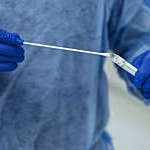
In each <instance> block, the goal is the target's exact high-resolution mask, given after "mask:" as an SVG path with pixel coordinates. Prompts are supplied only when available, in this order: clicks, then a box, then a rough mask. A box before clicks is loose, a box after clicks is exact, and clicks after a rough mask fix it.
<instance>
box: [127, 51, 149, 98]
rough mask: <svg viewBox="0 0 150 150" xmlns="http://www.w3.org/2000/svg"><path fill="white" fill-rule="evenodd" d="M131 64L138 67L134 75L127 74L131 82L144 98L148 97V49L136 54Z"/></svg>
mask: <svg viewBox="0 0 150 150" xmlns="http://www.w3.org/2000/svg"><path fill="white" fill-rule="evenodd" d="M131 64H132V65H133V66H135V67H136V68H137V69H138V71H137V72H136V74H135V76H134V77H133V76H132V75H129V74H128V76H129V78H130V80H131V82H132V83H133V84H134V85H135V86H136V87H137V88H138V89H139V90H140V91H141V92H142V95H143V96H144V98H146V99H150V51H147V52H145V53H143V54H141V55H139V56H137V57H136V58H135V59H134V60H133V62H132V63H131Z"/></svg>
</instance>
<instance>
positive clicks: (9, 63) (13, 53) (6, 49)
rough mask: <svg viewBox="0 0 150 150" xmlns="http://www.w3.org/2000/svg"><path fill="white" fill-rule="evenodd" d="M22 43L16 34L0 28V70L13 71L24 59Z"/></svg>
mask: <svg viewBox="0 0 150 150" xmlns="http://www.w3.org/2000/svg"><path fill="white" fill-rule="evenodd" d="M22 45H23V40H22V39H21V38H20V36H19V35H18V34H16V33H9V32H7V31H5V30H2V29H0V72H8V71H13V70H15V69H16V68H17V63H20V62H22V61H23V60H24V49H23V48H22V47H21V46H22Z"/></svg>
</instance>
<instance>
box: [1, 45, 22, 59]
mask: <svg viewBox="0 0 150 150" xmlns="http://www.w3.org/2000/svg"><path fill="white" fill-rule="evenodd" d="M0 54H1V55H6V56H15V57H20V56H23V55H24V49H23V48H22V47H20V46H14V45H7V44H3V43H0Z"/></svg>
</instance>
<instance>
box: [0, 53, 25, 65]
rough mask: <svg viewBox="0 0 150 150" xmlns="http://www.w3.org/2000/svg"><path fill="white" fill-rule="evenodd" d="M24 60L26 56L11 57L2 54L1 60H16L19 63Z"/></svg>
mask: <svg viewBox="0 0 150 150" xmlns="http://www.w3.org/2000/svg"><path fill="white" fill-rule="evenodd" d="M23 60H24V56H20V57H9V56H2V55H0V62H14V63H19V62H22V61H23Z"/></svg>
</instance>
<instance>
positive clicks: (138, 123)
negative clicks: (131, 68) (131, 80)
mask: <svg viewBox="0 0 150 150" xmlns="http://www.w3.org/2000/svg"><path fill="white" fill-rule="evenodd" d="M114 69H115V68H114V67H113V65H112V63H111V62H109V61H107V63H106V65H105V70H106V73H107V76H108V79H109V95H110V96H109V97H110V110H111V116H110V122H109V126H108V129H109V131H110V133H111V134H112V136H113V142H114V145H115V150H150V107H146V106H144V105H143V104H142V103H141V102H140V101H139V100H137V99H136V98H135V97H133V96H131V95H130V94H129V93H128V92H127V90H126V86H125V83H124V82H123V81H122V80H121V79H120V78H119V76H118V75H117V73H116V70H114Z"/></svg>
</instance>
